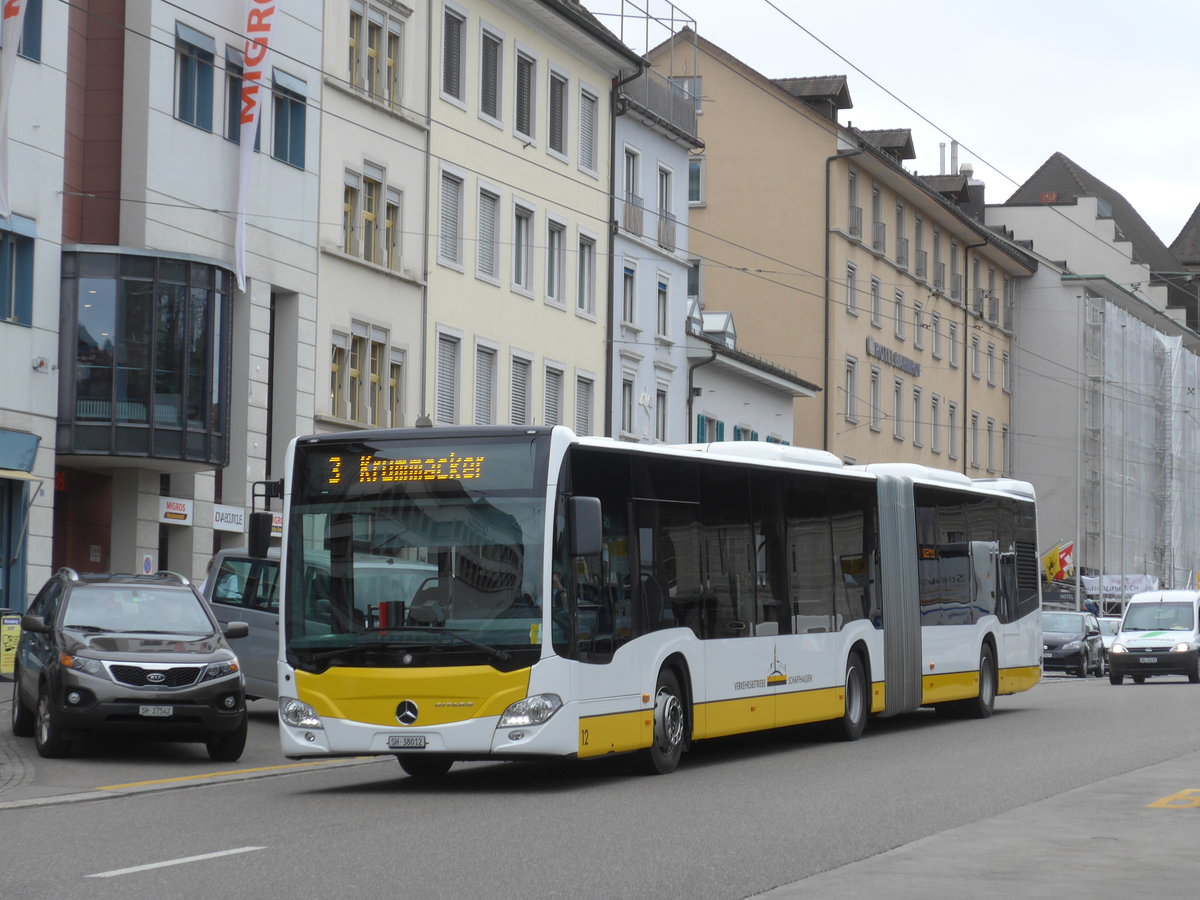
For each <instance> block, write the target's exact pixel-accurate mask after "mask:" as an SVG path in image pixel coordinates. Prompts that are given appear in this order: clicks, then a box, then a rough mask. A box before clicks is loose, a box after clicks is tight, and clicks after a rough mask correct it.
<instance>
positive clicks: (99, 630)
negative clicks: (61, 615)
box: [63, 625, 113, 634]
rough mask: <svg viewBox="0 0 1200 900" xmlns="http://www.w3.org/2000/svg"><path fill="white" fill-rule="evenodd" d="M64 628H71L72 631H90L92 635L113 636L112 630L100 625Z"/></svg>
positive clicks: (68, 626) (67, 626)
mask: <svg viewBox="0 0 1200 900" xmlns="http://www.w3.org/2000/svg"><path fill="white" fill-rule="evenodd" d="M63 628H70V629H71V630H72V631H88V632H91V633H92V634H101V633H103V634H112V633H113V630H112V629H111V628H101V627H100V626H99V625H64V626H63Z"/></svg>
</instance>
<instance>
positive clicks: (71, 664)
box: [58, 653, 108, 679]
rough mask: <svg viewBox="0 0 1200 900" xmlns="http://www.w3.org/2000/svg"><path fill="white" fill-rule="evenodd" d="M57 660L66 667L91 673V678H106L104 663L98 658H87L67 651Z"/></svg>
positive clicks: (87, 673)
mask: <svg viewBox="0 0 1200 900" xmlns="http://www.w3.org/2000/svg"><path fill="white" fill-rule="evenodd" d="M58 661H59V662H60V663H62V664H63V665H64V666H66V667H67V668H68V669H74V670H75V671H76V672H83V673H84V674H86V675H91V676H92V677H93V678H104V679H107V678H108V672H106V671H104V664H103V663H101V662H100V660H98V659H89V658H88V657H86V656H71V655H70V654H68V653H64V654H62V655H61V656H60V657H59V658H58Z"/></svg>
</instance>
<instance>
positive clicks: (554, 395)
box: [545, 369, 562, 425]
mask: <svg viewBox="0 0 1200 900" xmlns="http://www.w3.org/2000/svg"><path fill="white" fill-rule="evenodd" d="M561 409H562V372H555V371H554V370H553V369H547V370H546V409H545V420H546V424H547V425H557V424H558V420H559V411H560V410H561Z"/></svg>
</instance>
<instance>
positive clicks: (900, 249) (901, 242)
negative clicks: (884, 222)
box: [896, 237, 908, 269]
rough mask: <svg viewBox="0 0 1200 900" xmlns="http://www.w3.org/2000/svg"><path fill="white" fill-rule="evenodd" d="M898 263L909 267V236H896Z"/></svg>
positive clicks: (901, 266)
mask: <svg viewBox="0 0 1200 900" xmlns="http://www.w3.org/2000/svg"><path fill="white" fill-rule="evenodd" d="M896 265H898V266H899V267H900V268H902V269H907V268H908V238H906V237H902V238H896Z"/></svg>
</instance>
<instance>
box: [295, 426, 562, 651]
mask: <svg viewBox="0 0 1200 900" xmlns="http://www.w3.org/2000/svg"><path fill="white" fill-rule="evenodd" d="M476 443H478V442H476ZM338 450H339V452H336V453H330V451H329V447H328V445H324V446H322V447H321V449H320V452H321V454H322V456H321V458H320V459H318V460H317V462H316V469H315V472H316V474H315V475H313V474H311V472H312V471H313V470H311V469H307V468H306V467H301V468H300V471H302V472H303V471H306V470H307V471H309V472H310V474H309V475H307V476H306V480H305V483H304V484H299V485H298V488H299V489H300V490H298V491H297V494H296V495H295V496H294V497H293V502H292V506H291V519H290V523H289V527H290V528H291V530H292V533H291V536H290V539H289V553H288V558H287V570H286V584H285V591H286V593H285V597H286V600H285V605H284V619H285V628H286V634H287V653H288V659H289V662H291V663H292V664H293V665H297V666H299V667H301V668H305V669H309V670H315V671H322V670H324V669H325V668H327V667H328V666H330V665H338V666H371V667H386V666H392V665H414V664H415V665H424V666H428V665H452V666H461V665H471V664H476V663H490V664H493V665H496V664H502V665H501V667H503V668H508V667H509V666H508V665H503V664H507V663H513V664H515V663H516V662H520V661H523V662H524V664H525V665H528V664H529V662H530V659H529V657H530V656H531V655H532V656H533V657H535V658H536V655H537V654H538V652H539V651H540V641H541V636H540V627H541V621H542V612H541V605H542V590H541V587H540V584H539V582H540V578H541V574H542V571H543V564H544V554H543V547H542V544H543V534H544V531H545V527H546V518H545V517H546V492H545V489H544V484H545V482H544V481H543V482H542V484H543V488H542V489H541V490H538V489H537V488H536V484H537V481H536V478H532V477H531V476H530V471H529V469H530V464H529V455H530V453H531V447H530V441H529V439H526V440H525V442H524V446H520V445H513V444H508V445H501V446H493V447H490V448H485V449H482V450H481V449H480V448H479V447H478V446H477V447H475V448H474V451H473V452H474V453H475V455H474V456H463V455H461V454H459V456H458V457H457V459H458V462H457V463H456V465H458V466H459V468H458V470H456V471H455V472H454V474H455V475H462V474H463V473H464V472H469V473H470V474H467V475H465V476H464V477H425V476H421V475H419V474H415V473H417V472H418V470H420V471H424V472H426V473H428V471H431V470H430V468H429V466H430V465H432V466H433V467H434V468H436V466H437V465H438V462H439V461H441V462H445V460H446V459H447V458H450V457H452V456H454V454H453V453H451V452H449V447H430V446H429V445H428V443H425V444H423V445H422V446H411V445H396V446H387V447H381V446H379V445H375V446H369V447H355V448H350V452H342V451H345V450H346V448H338ZM436 454H440V455H436ZM509 457H511V458H512V462H513V463H514V465H516V461H517V459H518V458H520V457H523V458H524V475H523V477H522V478H519V479H514V478H510V477H506V474H505V471H504V470H505V469H506V466H505V465H504V463H505V461H506V459H508V458H509ZM322 460H324V461H326V462H325V465H324V466H322V465H321V461H322ZM380 460H387V461H388V462H386V463H385V464H384V465H383V468H382V469H379V467H378V465H377V463H378V462H379V461H380ZM463 460H471V462H469V463H467V464H463V462H462V461H463ZM402 465H403V466H407V467H408V468H407V470H406V472H407V473H408V474H406V473H405V472H401V473H400V474H396V472H397V471H398V469H397V467H398V466H402ZM371 466H376V469H377V470H379V471H388V467H390V470H391V471H392V473H393V476H394V477H391V478H390V479H376V478H375V477H374V476H373V475H372V474H371V472H370V471H369V470H370V468H371ZM421 466H424V467H425V468H424V469H421ZM468 466H474V467H475V469H474V470H471V469H469V468H468ZM543 471H544V467H543Z"/></svg>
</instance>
